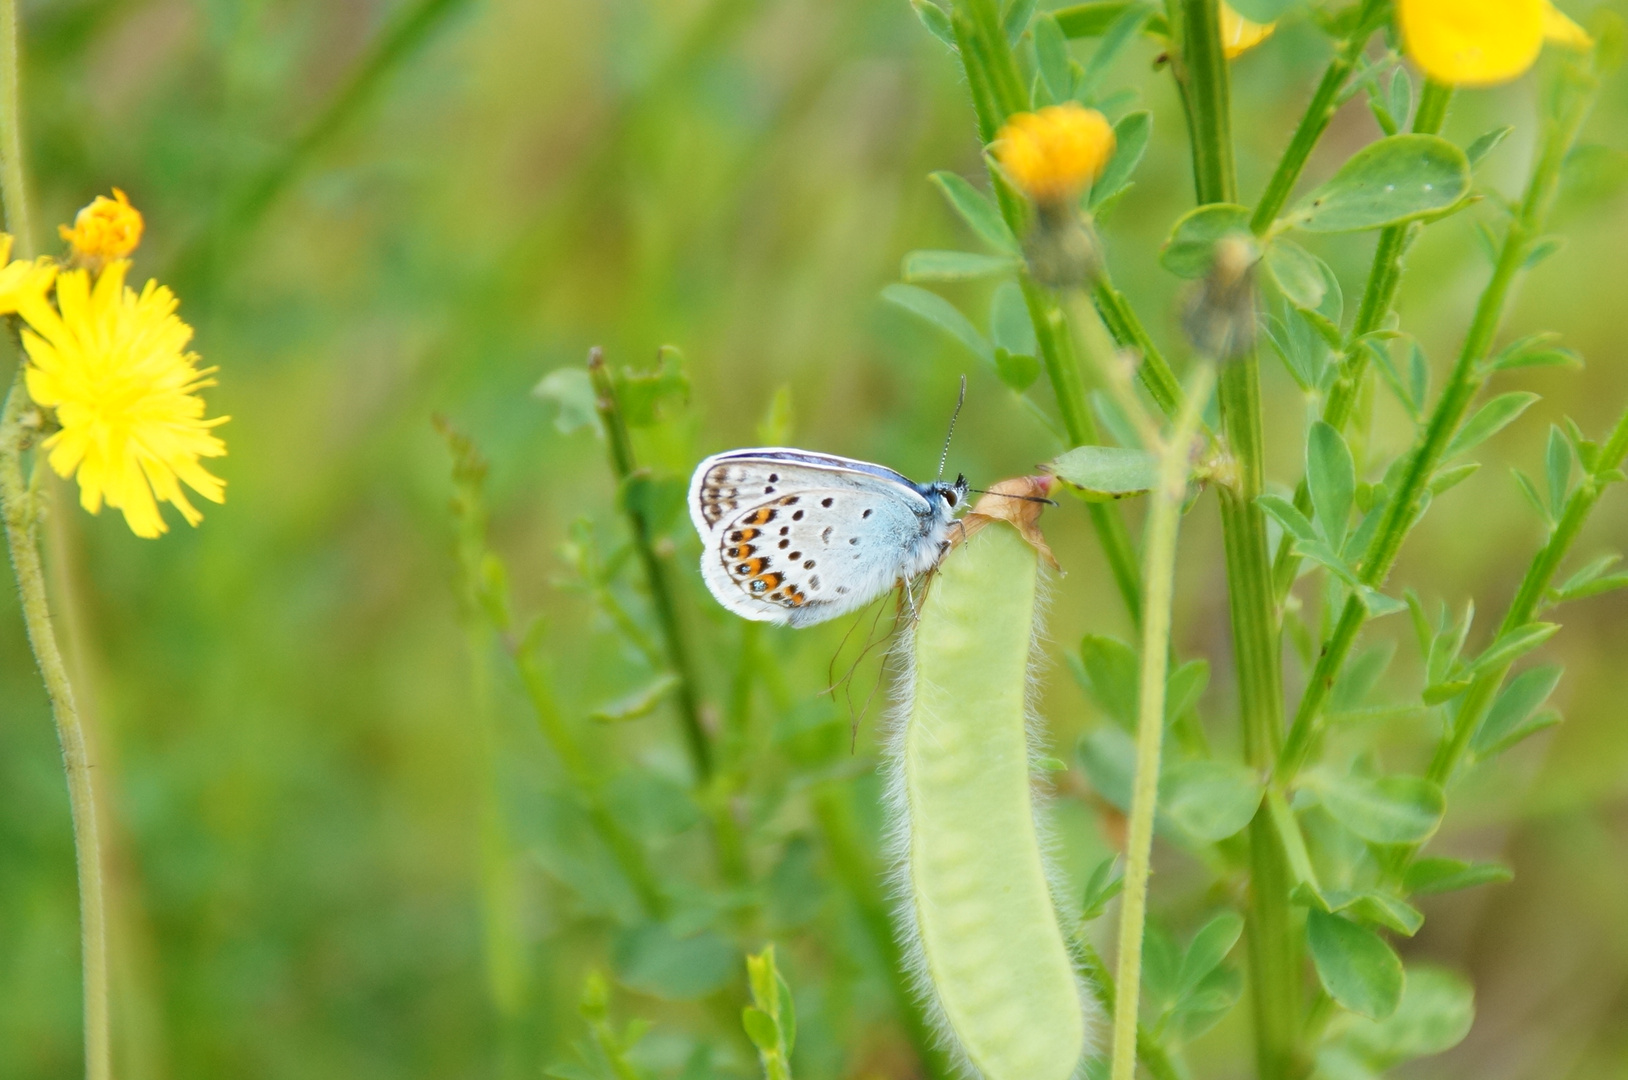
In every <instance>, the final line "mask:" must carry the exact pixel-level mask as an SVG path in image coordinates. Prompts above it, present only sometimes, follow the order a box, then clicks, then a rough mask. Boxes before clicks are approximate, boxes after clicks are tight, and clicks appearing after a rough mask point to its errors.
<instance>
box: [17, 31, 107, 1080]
mask: <svg viewBox="0 0 1628 1080" xmlns="http://www.w3.org/2000/svg"><path fill="white" fill-rule="evenodd" d="M20 83H21V76H20V70H19V54H18V19H17V3H16V0H0V203H3V204H4V209H5V220H6V226H7V228H8V229H9V231H10V232H11V234H12V238H13V242H14V254H15V255H16V257H18V258H30V257H32V256H33V254H34V240H33V228H32V225H31V223H30V222H31V217H32V215H31V213H30V210H29V206H30V203H29V199H28V180H27V172H26V170H25V169H24V167H23V150H22V92H21V86H20ZM18 354H19V363H18V367H17V374H16V376H15V378H14V379H13V380H12V384H11V390H10V392H9V393H8V394H7V395H6V402H5V407H4V410H3V412H0V511H3V513H4V516H5V523H6V544H7V546H8V547H9V548H10V551H11V566H12V571H13V572H14V573H15V574H16V577H17V591H18V595H19V598H20V600H21V605H22V612H23V623H24V625H25V626H26V628H27V630H28V644H29V647H30V648H32V649H33V652H34V660H35V663H36V664H38V665H39V670H40V677H41V678H42V679H43V680H44V683H45V692H46V695H47V696H48V697H49V698H50V701H51V716H52V719H53V720H55V722H56V729H57V741H58V742H59V743H60V744H61V747H62V766H63V771H64V773H65V774H66V778H67V782H68V807H69V812H70V814H71V816H72V818H73V835H74V859H75V865H76V870H77V872H78V878H79V939H80V952H81V964H82V968H83V978H84V1023H85V1075H86V1077H87V1078H88V1080H110V1078H111V1077H112V1075H113V1062H112V1038H111V1024H110V1021H109V1001H108V962H107V958H108V947H107V900H106V888H105V883H104V879H103V865H102V845H101V838H100V830H99V827H98V824H97V820H96V791H95V785H94V784H93V783H92V780H91V768H92V763H91V760H90V752H89V748H88V746H87V744H86V740H85V730H84V727H83V725H82V724H81V723H80V719H79V711H78V709H77V708H76V706H75V704H74V692H73V685H72V683H71V681H70V680H69V678H68V668H67V665H66V664H65V663H64V662H63V659H62V651H61V649H60V648H59V647H58V645H57V638H56V630H55V628H54V627H53V626H52V624H51V608H50V603H49V600H48V598H47V597H48V594H47V590H46V585H45V571H44V567H43V565H42V564H41V561H40V545H39V519H40V514H41V513H42V512H43V511H44V506H43V504H42V502H41V500H40V498H39V492H38V491H37V490H36V489H35V488H34V487H33V486H32V485H30V484H29V483H28V481H27V480H26V479H25V478H24V474H23V463H22V457H23V452H24V451H25V450H26V449H27V448H28V446H29V445H30V443H32V441H33V440H34V438H35V436H36V435H37V433H38V431H39V427H40V416H39V413H38V412H36V411H35V409H34V407H33V404H32V402H30V400H29V397H28V389H27V387H26V386H25V385H24V379H23V370H24V368H23V363H22V357H21V350H20V349H19V350H18Z"/></svg>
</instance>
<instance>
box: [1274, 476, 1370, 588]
mask: <svg viewBox="0 0 1628 1080" xmlns="http://www.w3.org/2000/svg"><path fill="white" fill-rule="evenodd" d="M1255 502H1256V504H1257V505H1259V506H1260V508H1261V509H1262V510H1264V511H1266V513H1267V514H1268V515H1269V516H1271V517H1272V518H1273V519H1274V520H1275V521H1276V522H1277V523H1278V524H1279V525H1282V526H1283V529H1284V531H1285V532H1287V533H1288V534H1289V535H1290V536H1291V537H1293V538H1294V550H1295V553H1296V554H1298V555H1303V556H1305V557H1306V558H1308V559H1311V560H1312V561H1313V562H1316V563H1317V564H1318V565H1320V566H1322V567H1324V568H1325V569H1327V570H1328V571H1329V572H1330V573H1332V574H1334V575H1335V576H1336V577H1338V578H1339V579H1340V580H1342V581H1344V582H1345V583H1346V584H1348V585H1351V586H1357V585H1359V584H1360V582H1358V580H1357V575H1356V572H1355V571H1353V570H1352V569H1351V567H1350V566H1349V565H1348V564H1347V563H1346V562H1345V560H1344V559H1342V558H1340V556H1339V553H1338V552H1336V551H1335V550H1334V549H1333V548H1331V547H1330V546H1329V545H1328V542H1327V541H1325V540H1324V539H1323V537H1322V535H1321V534H1320V533H1318V532H1317V530H1316V529H1315V528H1314V527H1313V526H1312V523H1311V522H1309V521H1307V520H1306V516H1305V515H1304V514H1302V513H1301V512H1300V511H1299V510H1296V509H1295V506H1294V504H1293V503H1291V502H1290V501H1289V500H1287V499H1285V498H1282V497H1281V496H1278V495H1261V496H1259V497H1257V498H1256V500H1255Z"/></svg>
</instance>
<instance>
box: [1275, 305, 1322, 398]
mask: <svg viewBox="0 0 1628 1080" xmlns="http://www.w3.org/2000/svg"><path fill="white" fill-rule="evenodd" d="M1266 336H1267V340H1269V341H1270V342H1271V343H1272V347H1273V348H1274V349H1276V350H1277V354H1278V355H1279V356H1281V357H1282V358H1283V365H1284V367H1286V368H1288V369H1289V375H1290V376H1291V377H1292V378H1293V379H1294V381H1295V382H1296V383H1297V384H1298V385H1299V387H1300V389H1301V390H1303V391H1304V392H1306V393H1308V394H1309V393H1312V392H1314V391H1315V390H1317V388H1318V387H1320V386H1321V385H1322V383H1323V376H1324V374H1325V372H1326V371H1327V368H1328V356H1329V345H1328V342H1327V341H1325V340H1324V339H1323V336H1322V335H1321V334H1319V333H1318V332H1317V330H1316V329H1315V328H1314V327H1313V326H1312V324H1311V323H1309V322H1308V321H1306V318H1305V315H1304V313H1303V312H1302V311H1300V310H1299V309H1296V308H1293V307H1287V308H1285V311H1284V317H1283V318H1281V319H1278V318H1273V319H1272V320H1271V321H1270V322H1268V324H1267V327H1266Z"/></svg>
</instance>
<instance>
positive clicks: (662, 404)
mask: <svg viewBox="0 0 1628 1080" xmlns="http://www.w3.org/2000/svg"><path fill="white" fill-rule="evenodd" d="M616 400H617V404H618V405H619V406H620V407H621V410H622V419H623V420H624V421H626V423H627V425H628V426H629V427H650V426H651V425H653V424H657V423H660V422H661V421H662V420H665V419H666V418H667V417H668V416H669V415H670V413H671V412H672V410H673V409H676V408H679V407H682V406H683V405H685V404H686V403H688V402H689V400H690V378H689V376H688V375H686V374H684V362H683V356H682V354H680V353H679V351H678V350H677V349H675V348H673V347H672V346H671V345H663V346H662V347H661V349H660V350H658V352H657V353H656V366H655V368H654V369H652V370H648V371H636V370H633V369H631V368H623V369H622V370H621V371H620V372H618V373H617V374H616Z"/></svg>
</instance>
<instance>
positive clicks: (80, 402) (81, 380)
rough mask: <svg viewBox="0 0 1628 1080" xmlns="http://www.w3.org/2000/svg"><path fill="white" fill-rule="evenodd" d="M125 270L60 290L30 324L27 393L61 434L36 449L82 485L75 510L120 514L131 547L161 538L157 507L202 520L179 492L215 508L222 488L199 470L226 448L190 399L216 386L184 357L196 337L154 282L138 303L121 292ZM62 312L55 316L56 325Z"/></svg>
mask: <svg viewBox="0 0 1628 1080" xmlns="http://www.w3.org/2000/svg"><path fill="white" fill-rule="evenodd" d="M129 269H130V264H129V263H128V262H126V261H125V260H123V259H116V260H114V261H112V262H110V263H108V265H107V268H106V269H105V270H104V271H102V273H101V275H100V276H98V277H97V278H96V281H95V284H94V286H92V283H91V277H90V273H89V272H88V271H86V270H83V269H79V270H67V271H64V272H63V273H61V274H60V275H58V277H57V282H56V298H57V307H56V309H53V308H51V306H50V305H44V306H43V310H41V311H38V312H31V313H29V314H28V316H27V317H28V321H29V324H30V329H27V330H24V331H23V345H24V347H25V348H26V349H27V350H28V359H29V365H28V370H27V379H28V392H29V394H30V396H32V397H33V399H34V401H35V402H36V403H38V404H39V405H41V406H44V407H45V408H48V409H53V410H55V412H56V420H57V423H58V424H59V425H61V430H60V431H58V432H56V433H55V434H53V435H51V436H50V437H49V438H48V439H46V440H45V442H44V444H43V445H44V448H45V449H46V450H47V451H49V458H48V460H49V461H50V463H51V467H52V468H53V469H55V470H56V471H57V474H58V475H59V476H64V477H66V476H73V475H75V474H76V473H77V478H78V480H79V502H80V505H81V506H83V507H84V508H85V509H86V510H88V511H90V512H91V513H93V514H94V513H97V512H98V511H100V510H101V508H102V503H103V502H106V503H107V505H109V506H112V507H116V508H117V509H119V510H122V511H124V520H125V522H126V523H127V524H129V526H130V530H131V531H132V532H134V533H135V534H136V535H137V536H144V537H154V536H158V535H159V534H160V533H163V532H165V531H166V530H167V528H168V526H166V525H165V523H164V519H163V517H161V516H160V515H159V512H158V503H159V502H168V503H172V504H174V506H175V507H176V509H178V510H179V511H180V512H181V516H182V517H184V518H185V519H186V520H187V522H188V523H189V524H192V525H196V524H198V522H199V521H201V520H202V519H203V515H202V514H200V513H199V512H198V511H197V510H196V509H195V508H194V507H193V505H192V504H191V503H190V502H189V501H187V497H186V494H185V493H184V492H183V491H182V490H181V483H183V482H184V483H185V484H186V485H187V487H190V488H191V489H192V490H193V491H195V492H197V493H198V494H199V495H202V496H203V497H204V498H206V499H208V500H210V501H211V502H217V503H218V502H223V501H225V497H226V487H225V484H224V482H222V481H221V480H220V479H219V478H218V477H215V476H212V475H210V474H209V473H208V472H207V471H206V470H205V469H204V468H203V466H202V465H200V464H199V459H200V458H210V457H219V456H221V455H222V454H225V453H226V444H225V443H223V442H221V441H220V439H218V438H216V437H215V435H214V434H212V433H211V430H210V429H211V428H214V427H215V426H217V425H219V424H223V423H225V422H226V419H227V418H226V417H216V418H215V419H212V420H206V419H204V402H203V399H202V398H201V397H199V396H198V395H197V391H198V390H199V389H201V388H203V387H205V386H213V385H214V384H215V381H214V380H213V379H211V378H209V375H210V373H211V372H213V371H214V369H213V368H207V369H203V370H200V369H199V368H198V367H197V360H198V358H197V356H196V355H195V354H193V353H190V352H187V351H186V346H187V343H188V342H189V341H191V340H192V327H190V326H188V325H187V324H186V323H184V322H182V321H181V320H180V319H179V318H178V317H177V316H176V314H175V309H176V305H177V301H176V299H175V294H174V293H172V292H170V290H169V289H167V288H165V287H163V286H161V285H159V284H158V283H157V282H155V281H149V282H147V286H146V287H145V288H144V289H142V290H141V294H140V295H139V296H138V295H137V294H136V293H135V292H134V291H133V290H131V289H128V288H126V287H125V284H124V278H125V274H126V273H127V272H128V271H129ZM59 311H60V314H59Z"/></svg>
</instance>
